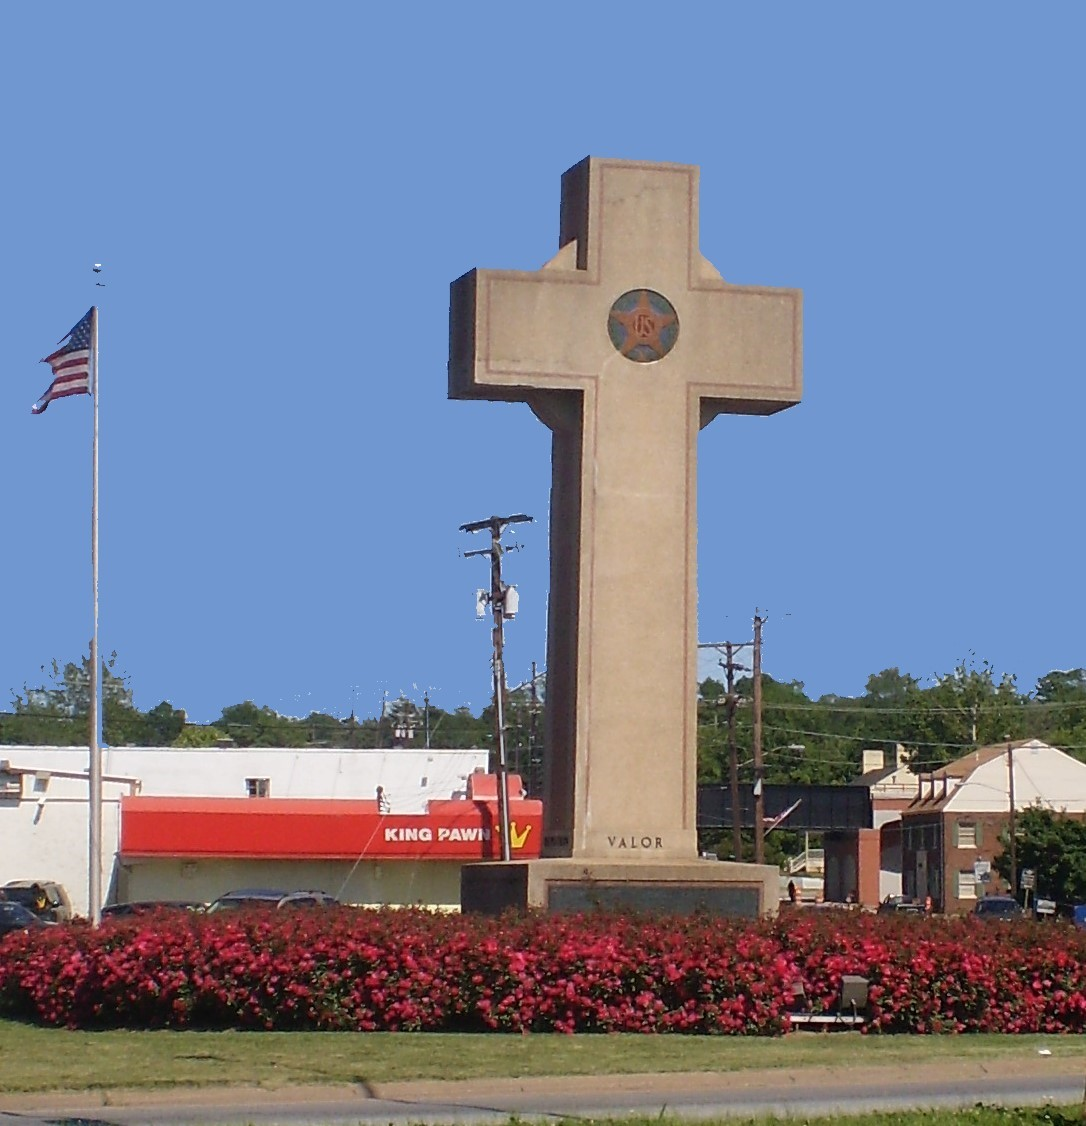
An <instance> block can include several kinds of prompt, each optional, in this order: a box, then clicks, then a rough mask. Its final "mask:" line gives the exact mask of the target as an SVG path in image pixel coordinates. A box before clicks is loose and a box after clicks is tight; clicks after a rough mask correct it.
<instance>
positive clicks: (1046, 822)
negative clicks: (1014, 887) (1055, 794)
mask: <svg viewBox="0 0 1086 1126" xmlns="http://www.w3.org/2000/svg"><path fill="white" fill-rule="evenodd" d="M1015 821H1016V829H1017V831H1016V833H1015V860H1016V863H1017V868H1018V872H1019V873H1021V872H1022V870H1023V869H1025V868H1032V869H1033V870H1034V871H1035V872H1036V873H1037V877H1036V892H1037V895H1038V896H1039V897H1041V898H1043V899H1054V900H1056V902H1057V903H1064V904H1067V903H1086V822H1082V821H1078V820H1075V819H1074V818H1071V817H1068V816H1067V815H1066V814H1060V813H1054V812H1053V811H1052V810H1051V809H1043V808H1041V807H1040V806H1034V807H1032V808H1030V809H1026V810H1023V811H1022V812H1021V813H1019V814H1018V816H1017V817H1016V818H1015ZM1000 843H1001V844H1002V845H1003V852H1002V853H1001V854H1000V855H999V856H997V857H996V858H995V860H994V861H993V862H992V863H993V866H994V867H995V869H996V871H997V872H998V873H999V874H1000V875H1001V876H1002V877H1003V878H1004V879H1005V880H1010V876H1011V859H1010V838H1009V835H1008V833H1007V832H1004V833H1003V834H1002V835H1001V837H1000Z"/></svg>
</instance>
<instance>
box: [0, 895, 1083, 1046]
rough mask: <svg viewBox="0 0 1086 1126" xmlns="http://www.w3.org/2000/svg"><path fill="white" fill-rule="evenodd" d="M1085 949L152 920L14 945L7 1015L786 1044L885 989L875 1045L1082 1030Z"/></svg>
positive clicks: (1011, 943)
mask: <svg viewBox="0 0 1086 1126" xmlns="http://www.w3.org/2000/svg"><path fill="white" fill-rule="evenodd" d="M1084 967H1086V934H1084V933H1083V932H1080V931H1078V930H1076V929H1074V928H1072V927H1070V926H1062V925H1059V924H1052V925H1045V926H1037V925H1034V924H1031V923H1028V922H1027V923H1022V924H1002V923H999V924H978V923H976V922H975V921H973V920H971V919H960V920H953V919H943V918H939V917H935V918H925V917H914V916H903V917H900V918H899V917H894V916H874V915H862V914H853V913H845V912H818V911H799V912H789V913H788V914H786V915H784V916H782V917H781V918H780V919H775V920H763V921H757V922H755V921H749V920H734V919H718V918H713V917H706V916H698V917H694V918H656V917H648V916H626V915H607V914H599V915H550V916H544V915H529V916H526V917H505V918H502V919H499V920H495V919H487V918H481V917H464V916H457V915H442V914H430V913H428V912H423V911H361V910H358V911H355V910H351V909H342V910H332V911H299V912H266V913H259V914H249V915H246V914H242V913H230V914H227V915H209V916H202V915H177V914H171V915H166V914H163V915H159V916H142V917H138V918H135V919H132V920H129V921H121V922H115V923H110V924H108V925H105V926H103V927H101V928H99V929H97V930H95V929H92V928H91V927H89V926H87V925H85V924H78V923H77V924H71V925H67V926H61V927H56V928H51V929H49V930H47V931H36V932H32V933H28V934H14V935H9V936H8V937H7V938H6V939H4V940H3V942H2V943H0V1016H4V1017H10V1018H15V1019H21V1020H29V1021H34V1022H37V1023H40V1024H49V1025H60V1026H67V1027H70V1028H107V1027H108V1028H242V1029H247V1028H248V1029H312V1030H318V1029H320V1030H356V1031H372V1030H390V1031H395V1030H405V1031H407V1030H417V1031H458V1030H463V1031H485V1030H495V1031H537V1032H551V1031H556V1032H686V1033H711V1034H729V1035H757V1036H771V1035H778V1034H780V1033H783V1032H786V1031H788V1029H789V1027H790V1024H789V1013H791V1012H796V1011H800V1010H806V1011H815V1012H835V1011H836V1009H837V1005H838V998H839V996H840V990H841V979H842V977H843V976H844V975H846V974H858V975H860V976H862V977H865V978H867V979H868V981H869V982H870V1007H869V1009H868V1017H869V1019H868V1022H867V1024H866V1025H865V1029H864V1030H865V1031H866V1032H869V1033H870V1032H1082V1031H1086V971H1084Z"/></svg>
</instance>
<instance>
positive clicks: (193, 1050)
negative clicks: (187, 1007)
mask: <svg viewBox="0 0 1086 1126" xmlns="http://www.w3.org/2000/svg"><path fill="white" fill-rule="evenodd" d="M1041 1048H1044V1049H1047V1050H1049V1051H1051V1053H1052V1055H1053V1056H1055V1057H1064V1058H1073V1059H1079V1058H1081V1057H1082V1049H1083V1044H1082V1040H1081V1038H1080V1037H1073V1036H1062V1037H1061V1036H1052V1037H1043V1036H983V1035H975V1036H974V1035H971V1036H885V1037H879V1036H861V1035H860V1034H859V1033H855V1032H833V1033H808V1032H800V1033H792V1034H791V1035H789V1036H787V1037H782V1038H776V1039H762V1038H747V1037H711V1036H651V1035H638V1034H614V1035H609V1036H561V1035H531V1036H521V1035H501V1034H497V1033H492V1034H489V1035H458V1034H442V1033H429V1034H428V1033H383V1032H374V1033H354V1032H126V1031H121V1032H69V1031H66V1030H64V1029H52V1028H37V1027H33V1026H30V1025H24V1024H18V1023H15V1022H12V1021H0V1091H3V1092H16V1091H46V1090H90V1089H100V1088H112V1087H169V1086H176V1085H184V1086H189V1087H192V1086H212V1085H220V1084H255V1085H260V1086H267V1087H276V1086H286V1085H290V1084H305V1083H391V1082H398V1081H404V1080H412V1079H452V1078H460V1079H471V1078H493V1077H501V1076H512V1077H515V1076H531V1075H619V1074H636V1073H639V1072H668V1071H735V1070H741V1069H750V1068H776V1067H792V1068H798V1067H818V1066H822V1067H834V1066H845V1065H848V1066H855V1067H862V1066H878V1065H884V1064H909V1063H920V1064H922V1063H923V1062H924V1061H925V1060H937V1059H940V1060H941V1059H945V1058H946V1057H947V1056H954V1057H956V1058H959V1059H983V1060H999V1059H1001V1058H1014V1059H1022V1058H1025V1057H1034V1056H1036V1053H1037V1051H1038V1050H1039V1049H1041Z"/></svg>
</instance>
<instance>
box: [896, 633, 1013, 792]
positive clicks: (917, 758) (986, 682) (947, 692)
mask: <svg viewBox="0 0 1086 1126" xmlns="http://www.w3.org/2000/svg"><path fill="white" fill-rule="evenodd" d="M915 703H916V708H915V712H914V716H913V723H912V725H911V726H912V728H913V730H912V732H911V736H912V737H911V738H909V739H908V740H907V741H908V742H912V743H914V745H915V746H916V751H915V752H914V755H913V761H914V763H916V764H921V763H922V764H923V767H924V768H925V769H927V770H933V769H936V768H938V767H940V766H943V765H945V764H946V763H948V762H950V761H952V760H953V759H956V758H959V757H961V755H963V754H964V753H965V752H966V751H967V750H969V749H970V748H971V747H977V746H985V745H988V744H991V743H1001V742H1003V741H1005V740H1007V739H1018V738H1021V737H1022V735H1023V734H1024V733H1025V730H1026V725H1027V723H1028V717H1027V713H1026V709H1025V700H1024V699H1023V697H1021V696H1020V695H1019V694H1018V690H1017V688H1016V686H1015V678H1014V676H1013V675H1012V674H1010V673H1004V674H1003V675H1002V676H1001V677H1000V678H999V679H998V680H997V679H996V674H995V670H994V669H993V667H992V666H991V665H990V664H989V663H988V662H987V661H981V662H980V664H979V665H978V664H977V661H976V658H975V656H974V655H973V654H970V655H969V657H968V658H966V659H963V660H962V661H961V662H960V663H959V664H958V666H957V667H956V668H955V669H954V671H953V672H950V673H947V674H945V675H944V676H939V677H937V678H936V683H935V686H934V687H933V688H929V689H928V690H926V691H923V692H920V693H919V695H918V696H917V698H916V701H915ZM903 741H905V740H903Z"/></svg>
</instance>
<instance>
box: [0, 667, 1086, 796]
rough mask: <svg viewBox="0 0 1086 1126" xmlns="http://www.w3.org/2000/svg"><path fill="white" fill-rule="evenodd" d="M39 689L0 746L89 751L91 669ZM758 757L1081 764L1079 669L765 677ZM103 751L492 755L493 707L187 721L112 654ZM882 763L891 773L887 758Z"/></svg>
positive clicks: (537, 749) (743, 696)
mask: <svg viewBox="0 0 1086 1126" xmlns="http://www.w3.org/2000/svg"><path fill="white" fill-rule="evenodd" d="M42 671H43V675H44V677H45V679H46V681H47V683H44V684H42V685H40V686H39V687H35V688H29V687H26V686H24V688H23V690H22V692H16V693H13V698H12V702H11V709H10V710H9V711H7V712H3V713H0V744H9V745H10V744H14V743H21V744H42V745H47V746H62V745H67V744H73V745H80V744H85V743H86V739H87V723H88V720H87V715H88V708H89V702H90V689H89V684H90V676H89V665H88V661H87V659H86V658H84V659H83V661H82V662H80V663H69V664H66V665H64V666H61V665H59V664H57V663H56V662H54V663H53V664H52V666H51V667H50V668H48V669H46V668H43V670H42ZM543 696H544V692H543V690H542V689H541V688H540V689H539V690H538V691H537V692H536V693H534V694H533V692H532V691H531V690H530V689H529V688H519V689H517V690H515V691H512V692H510V694H509V701H508V704H507V707H506V710H505V717H506V746H507V750H508V755H509V761H510V764H511V766H512V768H513V769H516V770H518V771H520V773H522V774H524V775H526V776H528V777H532V778H533V780H534V781H536V782H537V781H538V776H539V773H540V770H541V764H542V758H543V754H544V750H543V746H542V743H543V722H542V710H543ZM751 698H752V684H751V682H750V679H749V678H746V679H743V680H740V681H739V683H738V684H737V686H736V708H735V712H736V745H737V748H738V755H739V759H740V762H741V764H742V765H741V771H740V773H741V777H742V778H743V779H744V780H753V773H752V766H751V762H750V760H751V750H752V739H751V735H752V709H751ZM762 701H763V706H762V726H763V736H762V747H763V757H764V761H765V772H766V779H767V781H769V782H798V783H802V782H811V783H840V782H848V781H851V780H852V779H853V778H855V777H856V775H857V774H859V772H860V769H861V764H862V753H861V752H862V751H863V750H864V749H865V748H882V749H884V751H885V752H886V753H887V754H888V755H893V753H894V751H895V749H896V747H897V746H898V745H899V744H900V745H902V746H903V747H904V748H905V750H906V753H907V755H908V757H909V761H910V763H912V764H913V766H914V769H917V770H932V769H937V768H938V767H939V766H941V765H943V764H944V763H947V762H949V761H951V760H952V759H955V758H959V757H960V756H962V755H964V754H965V753H967V752H968V751H969V750H970V749H971V748H973V747H977V746H984V745H986V744H990V743H998V742H1001V741H1003V740H1006V739H1019V738H1027V737H1036V738H1039V739H1043V740H1044V741H1045V742H1048V743H1051V744H1053V745H1054V746H1057V747H1060V748H1061V749H1063V750H1065V751H1067V752H1069V753H1070V754H1073V755H1075V756H1076V757H1079V758H1083V759H1084V760H1086V670H1084V669H1073V670H1071V671H1066V672H1064V671H1054V672H1050V673H1048V674H1047V675H1046V676H1043V677H1041V678H1040V680H1038V682H1037V684H1036V685H1035V686H1034V687H1033V688H1032V690H1030V691H1026V692H1023V691H1020V690H1019V688H1018V686H1017V683H1016V681H1015V678H1014V677H1013V676H1012V675H1010V674H1002V675H997V674H996V672H995V670H994V669H993V668H992V667H991V665H989V664H988V663H987V662H977V661H976V660H974V659H967V660H963V661H962V662H961V663H960V664H959V665H958V666H957V667H956V668H955V669H954V670H952V671H951V672H949V673H947V674H945V675H942V676H937V677H935V678H934V680H933V682H932V683H930V684H927V685H921V683H920V682H919V681H918V680H917V679H916V678H914V677H912V676H910V675H908V674H907V673H902V672H900V671H899V670H898V669H896V668H894V669H885V670H883V671H882V672H879V673H875V674H873V675H872V676H870V677H869V678H868V680H867V685H866V687H865V690H864V693H863V695H861V696H856V697H847V696H835V695H828V696H821V697H819V698H818V699H811V698H810V697H809V696H807V694H806V693H805V691H804V688H803V684H802V682H800V681H790V682H783V681H776V680H774V679H773V678H772V677H769V676H764V677H763V679H762ZM102 729H103V742H105V743H106V744H108V745H113V746H121V745H125V744H127V745H135V746H182V747H184V746H188V747H195V746H216V745H232V746H237V747H283V746H292V747H297V746H302V747H304V746H313V747H333V748H334V747H345V748H347V747H357V748H381V747H395V746H425V745H430V746H434V747H450V748H469V747H479V748H488V749H490V748H492V747H493V744H494V716H493V710H492V709H491V708H489V707H488V708H484V709H483V710H482V711H481V712H480V713H479V714H478V715H474V714H472V712H471V711H470V709H468V708H466V707H461V708H457V709H455V710H454V711H445V710H443V709H441V708H438V707H434V706H433V705H429V704H427V703H425V702H422V703H420V702H418V701H413V700H410V699H408V698H406V697H401V698H400V699H397V700H393V701H390V703H389V704H388V706H387V707H386V708H385V709H384V713H383V714H382V715H379V716H373V717H357V716H355V715H354V714H353V713H352V714H351V715H349V716H347V717H346V718H343V717H340V716H333V715H328V714H325V713H321V712H312V713H310V714H309V715H307V716H304V717H295V716H286V715H283V714H281V713H279V712H277V711H275V710H274V709H272V708H270V707H267V706H261V705H258V704H255V703H253V702H252V701H245V702H243V703H239V704H231V705H230V706H228V707H225V708H223V710H222V713H221V714H220V715H219V717H218V718H217V719H215V720H214V721H212V722H211V723H210V724H193V723H190V722H189V721H188V719H187V717H186V715H185V713H184V711H182V710H181V709H178V708H175V707H174V706H173V705H171V704H170V703H168V702H167V701H162V702H161V703H159V704H157V705H155V707H153V708H150V709H148V710H147V711H141V710H140V709H139V708H137V707H136V705H135V703H134V700H133V694H132V690H131V687H130V683H129V678H128V677H127V676H125V675H122V674H120V673H119V672H117V671H116V655H115V654H114V656H113V657H111V658H110V660H108V661H106V662H103V671H102ZM698 751H699V777H700V781H702V782H726V781H727V778H728V759H729V748H728V700H727V698H726V694H725V688H724V685H723V684H722V683H721V682H720V681H718V680H714V679H708V680H705V681H704V682H703V683H702V684H701V685H700V687H699V694H698ZM888 761H890V760H889V759H888Z"/></svg>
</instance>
